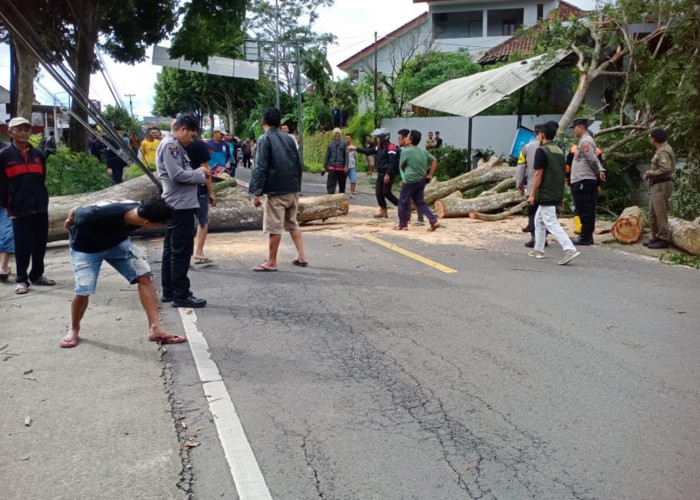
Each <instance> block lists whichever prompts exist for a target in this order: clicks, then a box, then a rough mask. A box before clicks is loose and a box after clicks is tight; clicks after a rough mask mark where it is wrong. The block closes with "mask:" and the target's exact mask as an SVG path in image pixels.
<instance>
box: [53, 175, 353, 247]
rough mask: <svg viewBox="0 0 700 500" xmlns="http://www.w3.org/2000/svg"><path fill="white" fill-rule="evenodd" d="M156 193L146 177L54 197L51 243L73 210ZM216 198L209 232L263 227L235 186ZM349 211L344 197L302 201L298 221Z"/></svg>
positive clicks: (64, 235) (255, 210)
mask: <svg viewBox="0 0 700 500" xmlns="http://www.w3.org/2000/svg"><path fill="white" fill-rule="evenodd" d="M227 182H228V181H227ZM157 193H158V189H157V187H156V186H155V185H154V184H153V183H152V182H151V181H150V180H149V179H148V178H147V177H145V176H143V177H138V178H136V179H132V180H130V181H127V182H124V183H122V184H118V185H116V186H112V187H109V188H107V189H103V190H101V191H96V192H94V193H86V194H79V195H70V196H57V197H54V198H51V199H50V200H49V241H57V240H61V239H66V238H68V231H66V230H65V229H64V227H63V222H64V221H65V220H66V218H67V217H68V213H69V212H70V210H71V209H72V208H73V207H76V206H80V205H90V204H92V203H95V202H97V201H100V200H109V199H117V198H124V199H129V200H138V201H140V200H143V199H146V198H148V197H149V196H154V195H156V194H157ZM217 199H218V204H217V206H216V207H212V208H211V209H210V210H209V230H210V231H225V230H232V229H261V228H262V214H263V209H262V208H255V206H254V205H253V202H252V201H251V199H250V197H249V196H248V195H247V194H245V193H243V192H241V191H240V190H238V189H237V188H236V187H232V186H229V187H226V188H225V189H223V190H221V191H219V192H218V193H217ZM348 209H349V204H348V200H347V198H346V197H345V195H344V194H335V195H328V196H319V197H316V198H301V199H300V201H299V213H298V214H297V220H298V221H299V223H302V224H303V223H307V222H311V221H315V220H326V219H328V218H331V217H340V216H343V215H347V213H348Z"/></svg>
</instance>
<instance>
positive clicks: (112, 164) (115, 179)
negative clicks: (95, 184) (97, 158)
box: [106, 127, 126, 185]
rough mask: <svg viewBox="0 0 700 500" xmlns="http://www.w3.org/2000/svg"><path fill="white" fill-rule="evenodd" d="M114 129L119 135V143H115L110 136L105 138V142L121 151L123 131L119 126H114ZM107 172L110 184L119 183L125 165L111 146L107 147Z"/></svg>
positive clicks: (122, 176)
mask: <svg viewBox="0 0 700 500" xmlns="http://www.w3.org/2000/svg"><path fill="white" fill-rule="evenodd" d="M114 131H115V132H116V133H117V136H119V140H120V142H121V143H117V142H115V141H114V139H112V138H109V137H108V138H107V142H109V144H110V145H111V146H112V147H113V148H114V149H115V150H117V151H121V150H122V149H123V146H124V142H123V138H124V133H123V132H122V129H121V127H115V128H114ZM106 157H107V173H108V174H109V175H111V176H112V185H114V184H121V183H122V180H123V178H124V167H126V162H125V161H124V160H123V159H122V157H121V156H119V155H118V154H117V153H115V152H114V151H112V149H111V148H107V153H106Z"/></svg>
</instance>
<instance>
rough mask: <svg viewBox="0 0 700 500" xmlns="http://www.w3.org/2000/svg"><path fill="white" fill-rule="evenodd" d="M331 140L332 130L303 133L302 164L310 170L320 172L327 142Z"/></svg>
mask: <svg viewBox="0 0 700 500" xmlns="http://www.w3.org/2000/svg"><path fill="white" fill-rule="evenodd" d="M332 140H333V132H332V131H328V132H318V133H315V134H310V135H306V134H304V164H305V165H306V167H307V169H308V170H309V171H310V172H321V171H322V170H323V160H324V159H325V157H326V149H328V144H330V142H331V141H332Z"/></svg>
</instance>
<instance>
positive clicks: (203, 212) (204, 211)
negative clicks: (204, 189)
mask: <svg viewBox="0 0 700 500" xmlns="http://www.w3.org/2000/svg"><path fill="white" fill-rule="evenodd" d="M197 199H198V200H199V208H195V209H194V215H196V216H197V224H199V227H204V226H206V225H207V224H209V194H204V195H202V194H200V195H197Z"/></svg>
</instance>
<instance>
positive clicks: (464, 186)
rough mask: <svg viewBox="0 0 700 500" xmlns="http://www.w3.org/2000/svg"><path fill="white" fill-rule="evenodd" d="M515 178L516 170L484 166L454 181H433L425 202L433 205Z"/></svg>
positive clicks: (426, 191) (505, 167) (427, 187)
mask: <svg viewBox="0 0 700 500" xmlns="http://www.w3.org/2000/svg"><path fill="white" fill-rule="evenodd" d="M511 177H515V168H513V167H508V166H502V167H501V166H498V167H493V166H483V167H479V168H477V169H476V170H472V171H471V172H467V173H466V174H462V175H460V176H457V177H455V178H453V179H449V180H446V181H443V182H439V181H433V182H431V183H430V184H428V185H427V186H426V187H425V195H424V196H425V202H426V203H427V204H428V205H432V204H433V203H435V202H436V201H437V200H439V199H442V198H445V197H446V196H447V195H449V194H452V193H454V192H455V191H460V192H464V191H466V190H468V189H471V188H474V187H477V186H481V185H482V184H487V183H489V182H501V181H504V180H506V179H510V178H511Z"/></svg>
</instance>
